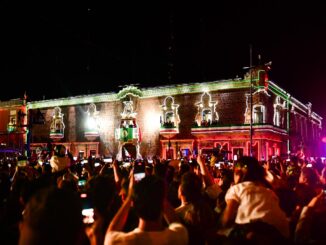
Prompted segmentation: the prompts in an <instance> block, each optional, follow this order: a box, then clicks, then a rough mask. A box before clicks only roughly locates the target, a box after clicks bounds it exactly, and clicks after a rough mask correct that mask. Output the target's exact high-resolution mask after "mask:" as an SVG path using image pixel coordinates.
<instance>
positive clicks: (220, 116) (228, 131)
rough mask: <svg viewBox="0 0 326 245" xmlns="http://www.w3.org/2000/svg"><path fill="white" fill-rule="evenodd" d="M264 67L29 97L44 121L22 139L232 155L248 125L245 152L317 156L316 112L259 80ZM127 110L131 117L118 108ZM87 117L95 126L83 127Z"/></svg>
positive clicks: (74, 147) (109, 150)
mask: <svg viewBox="0 0 326 245" xmlns="http://www.w3.org/2000/svg"><path fill="white" fill-rule="evenodd" d="M264 72H265V71H264V70H260V71H258V72H257V71H255V72H253V73H252V74H256V75H253V76H252V77H249V79H248V77H245V79H239V80H222V81H216V82H207V83H198V84H182V85H174V86H165V87H155V88H146V89H139V88H135V87H133V86H129V87H126V88H124V89H123V90H121V91H120V92H119V93H118V94H115V93H107V94H106V93H104V94H94V95H85V96H77V97H72V98H62V99H54V100H46V101H35V102H29V103H27V110H28V114H30V115H33V114H35V113H36V111H41V112H42V114H43V115H44V119H45V123H44V124H31V128H30V133H31V137H30V142H27V143H30V146H31V149H35V148H37V147H44V146H45V145H46V144H48V143H49V142H50V143H52V144H59V143H60V144H65V145H66V146H67V147H68V148H69V149H70V150H71V151H72V152H73V154H74V155H75V156H76V155H77V154H78V152H80V151H83V152H84V153H85V156H88V155H89V154H90V151H91V150H92V151H96V153H97V154H98V155H113V156H116V155H117V154H118V153H119V151H121V150H122V148H124V147H130V145H135V146H137V147H139V153H140V155H141V156H142V157H153V156H154V155H157V156H160V157H162V158H179V157H182V156H186V155H187V156H189V155H192V154H198V153H199V152H202V153H207V154H208V153H209V152H211V151H212V149H213V148H219V149H220V150H221V151H224V152H225V156H226V157H227V158H228V159H232V158H233V157H234V155H249V154H250V132H252V147H251V148H252V155H253V156H255V157H257V158H258V159H259V160H265V159H268V158H270V157H271V156H275V155H279V156H286V155H287V154H288V153H289V151H290V152H291V153H293V154H304V155H306V156H320V154H321V153H320V144H321V141H320V138H321V128H322V118H321V117H320V116H319V115H318V114H316V113H315V112H313V111H312V110H311V104H310V103H308V104H306V105H305V104H303V103H301V102H299V101H298V100H296V99H295V98H293V97H292V96H291V95H290V94H288V93H287V92H286V91H284V90H282V89H281V88H280V87H279V86H277V85H276V84H275V83H273V82H271V81H268V80H266V78H267V77H266V76H265V75H266V73H264ZM257 74H258V75H257ZM262 79H265V80H264V81H263V80H262ZM250 84H252V112H251V106H250ZM125 101H132V109H129V108H126V103H125ZM91 105H92V108H93V110H94V109H95V110H96V113H95V114H96V116H94V117H93V118H92V115H91V114H90V113H89V108H90V106H91ZM56 107H59V108H60V109H61V113H62V114H63V116H62V119H60V120H62V122H61V123H62V128H63V131H62V132H60V133H62V135H61V137H62V138H60V137H59V138H54V139H51V138H50V137H49V130H50V125H51V123H52V122H53V120H54V110H55V108H56ZM128 109H129V110H131V111H129V112H128V113H129V114H130V115H131V116H130V117H128V116H126V115H125V113H127V112H126V111H128ZM129 114H128V115H129ZM251 115H252V127H250V116H251ZM123 118H124V119H123ZM58 120H59V119H58ZM89 121H92V122H93V123H94V122H95V123H96V127H94V126H93V128H92V130H91V134H86V133H85V132H86V127H87V125H86V124H87V122H89ZM122 122H124V123H126V122H129V123H132V124H134V125H133V126H132V127H133V128H134V129H132V130H131V129H130V130H129V129H128V130H129V131H128V130H127V131H126V132H131V136H130V135H129V136H130V137H131V138H128V137H129V136H127V135H125V136H126V138H124V139H123V138H122V136H121V135H122V134H121V132H122V131H121V130H122V129H123V128H126V127H131V126H128V125H123V126H122ZM27 138H28V137H27ZM128 145H129V146H128ZM131 151H132V152H134V150H131ZM135 152H136V151H135ZM132 154H134V153H132Z"/></svg>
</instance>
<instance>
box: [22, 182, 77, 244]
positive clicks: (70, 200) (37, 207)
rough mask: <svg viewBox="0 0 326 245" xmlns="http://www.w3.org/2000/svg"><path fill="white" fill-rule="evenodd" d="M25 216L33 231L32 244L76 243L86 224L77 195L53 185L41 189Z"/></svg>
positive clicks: (32, 200) (29, 204) (27, 208)
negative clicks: (83, 220)
mask: <svg viewBox="0 0 326 245" xmlns="http://www.w3.org/2000/svg"><path fill="white" fill-rule="evenodd" d="M23 217H24V222H26V224H27V225H28V226H29V227H30V229H31V230H32V231H33V236H32V241H30V243H32V244H76V242H77V240H78V239H79V235H80V234H79V233H80V232H81V230H82V226H83V223H82V213H81V203H80V200H79V197H78V195H77V194H76V193H73V192H71V191H67V190H63V189H58V188H53V187H51V188H45V189H42V190H40V191H38V192H37V193H36V194H35V195H34V196H33V197H32V198H31V199H30V200H29V202H28V203H27V206H26V208H25V210H24V213H23Z"/></svg>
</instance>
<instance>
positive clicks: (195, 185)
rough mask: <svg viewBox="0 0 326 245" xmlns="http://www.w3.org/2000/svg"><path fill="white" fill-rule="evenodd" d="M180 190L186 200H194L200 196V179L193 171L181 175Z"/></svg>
mask: <svg viewBox="0 0 326 245" xmlns="http://www.w3.org/2000/svg"><path fill="white" fill-rule="evenodd" d="M180 186H181V191H182V194H183V196H184V197H185V198H186V200H187V201H188V202H194V201H196V200H197V199H198V198H200V197H201V189H202V181H201V179H200V177H199V176H198V175H196V174H195V173H193V172H187V173H185V174H183V175H182V177H181V183H180Z"/></svg>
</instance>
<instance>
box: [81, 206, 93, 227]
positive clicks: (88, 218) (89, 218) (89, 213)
mask: <svg viewBox="0 0 326 245" xmlns="http://www.w3.org/2000/svg"><path fill="white" fill-rule="evenodd" d="M82 215H83V222H84V224H93V223H94V209H93V208H85V209H83V210H82Z"/></svg>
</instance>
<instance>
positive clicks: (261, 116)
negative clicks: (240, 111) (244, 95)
mask: <svg viewBox="0 0 326 245" xmlns="http://www.w3.org/2000/svg"><path fill="white" fill-rule="evenodd" d="M253 123H265V106H263V105H255V106H254V107H253Z"/></svg>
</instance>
